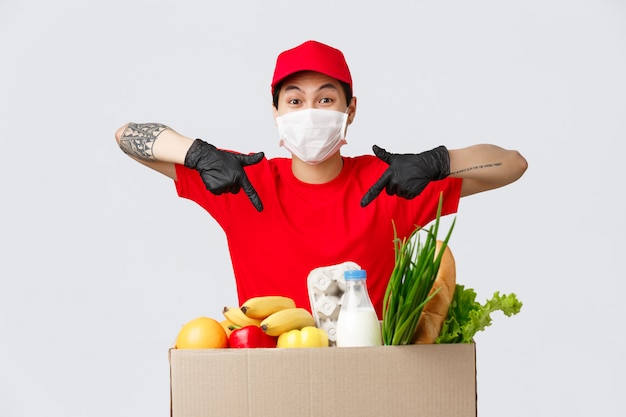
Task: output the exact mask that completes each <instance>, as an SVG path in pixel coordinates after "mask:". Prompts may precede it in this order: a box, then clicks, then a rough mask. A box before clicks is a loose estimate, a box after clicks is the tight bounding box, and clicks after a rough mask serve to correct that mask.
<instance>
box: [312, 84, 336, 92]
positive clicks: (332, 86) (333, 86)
mask: <svg viewBox="0 0 626 417" xmlns="http://www.w3.org/2000/svg"><path fill="white" fill-rule="evenodd" d="M325 88H332V89H333V90H337V87H336V86H335V84H333V83H326V84H324V85H322V86H321V87H320V88H318V89H317V91H321V90H323V89H325Z"/></svg>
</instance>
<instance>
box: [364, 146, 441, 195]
mask: <svg viewBox="0 0 626 417" xmlns="http://www.w3.org/2000/svg"><path fill="white" fill-rule="evenodd" d="M372 149H373V150H374V154H375V155H376V156H377V157H379V158H380V159H382V160H383V161H385V162H386V163H387V164H389V168H387V169H386V170H385V172H383V175H382V176H381V177H380V178H379V180H378V181H376V183H375V184H374V185H373V186H372V187H371V188H370V189H369V191H368V192H367V193H366V194H365V195H364V196H363V199H361V207H365V206H367V205H368V204H369V203H371V202H372V200H374V199H375V198H376V197H377V196H378V194H380V193H381V191H382V190H383V189H385V190H387V194H389V195H394V194H395V195H397V196H398V197H402V198H406V199H407V200H410V199H412V198H415V197H416V196H418V195H419V194H420V193H421V192H422V191H424V188H426V186H427V185H428V183H429V182H431V181H436V180H442V179H444V178H446V177H447V176H448V175H450V155H449V154H448V149H446V147H445V146H439V147H437V148H435V149H432V150H430V151H426V152H422V153H418V154H413V153H405V154H397V153H389V152H387V151H386V150H384V149H383V148H379V147H378V146H376V145H374V146H373V147H372Z"/></svg>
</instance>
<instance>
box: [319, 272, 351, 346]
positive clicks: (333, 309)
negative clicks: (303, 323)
mask: <svg viewBox="0 0 626 417" xmlns="http://www.w3.org/2000/svg"><path fill="white" fill-rule="evenodd" d="M357 269H361V267H360V266H359V265H358V264H356V263H354V262H351V261H348V262H343V263H341V264H337V265H330V266H323V267H319V268H315V269H314V270H312V271H311V272H310V273H309V276H308V277H307V286H308V290H309V301H310V303H311V312H312V313H313V317H314V318H315V324H316V326H317V327H318V328H320V329H324V330H325V331H326V333H327V334H328V343H329V345H330V346H335V345H336V342H337V318H338V317H339V310H340V309H341V297H342V296H343V293H344V292H345V290H346V281H345V280H344V278H343V273H344V272H345V271H350V270H357Z"/></svg>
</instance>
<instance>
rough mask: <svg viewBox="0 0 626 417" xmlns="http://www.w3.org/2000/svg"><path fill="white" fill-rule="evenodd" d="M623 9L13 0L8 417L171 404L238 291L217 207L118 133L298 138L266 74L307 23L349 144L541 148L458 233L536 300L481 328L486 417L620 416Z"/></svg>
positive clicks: (4, 107) (2, 113) (304, 35)
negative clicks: (281, 121)
mask: <svg viewBox="0 0 626 417" xmlns="http://www.w3.org/2000/svg"><path fill="white" fill-rule="evenodd" d="M625 4H626V3H625V2H622V1H618V0H614V1H608V0H602V1H601V0H588V1H583V0H561V1H551V0H541V1H539V0H526V1H507V2H504V1H499V0H493V1H471V2H470V1H440V2H434V1H433V2H429V1H416V0H414V1H406V2H401V1H386V2H373V1H372V2H361V1H351V2H337V1H316V2H294V1H251V0H250V1H233V2H220V3H218V2H201V1H195V2H191V1H169V2H168V1H148V0H145V1H139V0H124V1H101V2H96V1H79V0H74V1H70V0H60V1H55V2H47V1H43V0H41V1H33V0H31V1H28V0H26V1H24V0H19V1H18V0H1V1H0V60H1V65H0V126H1V132H2V134H1V140H2V146H1V147H0V152H1V154H2V163H1V164H0V169H1V174H2V175H1V177H0V178H1V181H2V187H1V189H2V205H1V207H2V216H1V217H0V222H1V223H0V225H1V229H0V239H1V242H0V243H1V244H2V251H1V261H0V278H1V288H0V358H1V359H2V368H1V370H0V416H3V417H22V416H29V417H31V416H32V417H35V416H36V417H39V416H52V415H53V416H64V417H70V416H76V417H84V416H107V417H109V416H167V415H169V365H168V356H167V351H168V348H169V347H170V346H171V345H172V342H173V341H174V338H175V336H176V334H177V332H178V330H179V329H180V326H181V325H182V324H183V323H185V322H186V321H188V320H190V319H192V318H195V317H197V316H200V315H208V316H212V317H216V318H221V309H222V307H223V306H225V305H233V304H236V295H235V286H234V281H233V273H232V268H231V265H230V261H229V257H228V251H227V246H226V241H225V238H224V235H223V233H222V231H221V229H220V228H219V227H218V226H217V224H216V223H215V221H214V220H213V219H212V218H210V217H209V216H208V214H206V213H205V212H204V211H203V210H202V209H201V208H200V207H199V206H197V205H195V204H194V203H191V202H189V201H187V200H183V199H180V198H178V197H177V196H176V193H175V189H174V184H173V182H172V181H170V180H168V179H167V178H165V177H163V176H161V175H159V174H157V173H155V172H152V171H150V170H149V169H147V168H145V167H143V166H141V165H139V164H138V163H136V162H134V161H132V160H131V159H130V158H128V157H127V156H125V155H124V154H123V153H122V152H121V151H120V150H119V149H118V148H117V146H116V145H115V143H114V132H115V130H116V129H117V128H118V127H120V126H122V125H123V124H124V123H126V122H129V121H134V122H160V123H164V124H167V125H169V126H171V127H172V128H174V129H175V130H177V131H179V132H180V133H182V134H185V135H187V136H190V137H201V138H203V139H205V140H207V141H209V142H210V143H213V144H215V145H216V146H221V147H228V148H231V149H236V150H239V151H241V152H246V153H247V152H256V151H265V152H266V155H267V156H269V157H274V156H288V153H287V152H286V151H285V150H284V149H282V148H279V147H278V138H277V134H276V127H275V125H274V121H273V118H272V113H271V98H270V87H269V84H270V79H271V76H272V71H273V66H274V63H275V59H276V56H277V54H278V53H279V52H281V51H282V50H284V49H287V48H291V47H293V46H296V45H297V44H299V43H301V42H304V41H306V40H308V39H316V40H319V41H322V42H325V43H329V44H331V45H333V46H336V47H338V48H340V49H341V50H343V51H344V53H345V55H346V58H347V60H348V62H349V64H350V67H351V70H352V73H353V77H354V88H355V95H356V96H357V97H358V112H357V117H356V120H355V122H354V124H353V125H352V126H351V127H350V129H349V132H348V145H346V146H345V147H344V148H343V150H342V152H343V153H344V154H345V155H350V156H352V155H358V154H363V153H371V146H372V145H373V144H378V145H380V146H382V147H384V148H387V149H388V150H390V151H392V152H420V151H424V150H427V149H431V148H433V147H435V146H438V145H440V144H445V145H447V146H448V147H449V148H460V147H465V146H469V145H471V144H475V143H494V144H498V145H500V146H503V147H505V148H510V149H517V150H519V151H520V152H522V154H523V155H524V156H525V157H526V158H527V159H528V162H529V168H528V171H527V173H526V174H525V175H524V177H522V178H521V179H520V180H519V181H518V182H516V183H514V184H512V185H510V186H508V187H506V188H503V189H499V190H495V191H491V192H488V193H485V194H479V195H475V196H471V197H468V198H466V199H463V200H462V201H461V204H460V209H459V213H458V214H457V215H456V220H457V225H456V228H455V229H454V233H453V237H452V241H451V243H450V245H451V247H452V249H453V251H454V254H455V257H456V260H457V272H458V281H459V282H460V283H462V284H464V285H466V286H469V287H472V288H474V289H475V290H476V292H477V293H478V299H479V300H480V301H484V300H486V299H487V298H489V297H490V296H491V295H492V294H493V293H494V292H495V291H500V292H502V293H510V292H515V293H516V294H517V295H518V297H519V298H520V299H521V301H522V302H523V303H524V306H523V308H522V311H521V313H520V314H518V315H517V316H513V317H511V318H507V317H504V316H502V315H501V314H500V313H496V314H494V316H493V317H494V323H493V325H492V326H491V327H490V328H488V329H487V330H486V331H485V332H482V333H479V334H478V335H477V336H476V343H477V369H478V375H477V381H478V414H479V415H480V416H481V417H490V416H491V417H500V416H503V415H507V416H530V415H533V416H540V415H541V416H568V417H571V416H590V415H602V416H623V415H626V405H625V403H624V402H623V398H622V397H623V394H624V389H625V388H626V387H625V384H624V382H623V378H622V377H623V375H624V374H625V373H626V366H625V359H624V341H625V337H624V330H623V325H624V319H625V318H626V317H625V314H624V310H623V302H624V293H625V291H626V285H625V284H624V280H625V274H624V269H623V265H622V262H621V259H622V257H623V256H624V243H623V235H624V232H625V225H624V217H625V213H626V210H625V207H624V203H623V196H622V195H621V194H622V193H623V189H624V185H623V184H622V181H621V180H622V179H623V178H624V172H623V171H624V170H623V165H622V161H623V153H624V151H625V149H626V148H625V146H624V143H625V141H626V77H625V76H624V74H626V5H625ZM449 220H450V218H446V219H445V221H449ZM444 223H445V222H444Z"/></svg>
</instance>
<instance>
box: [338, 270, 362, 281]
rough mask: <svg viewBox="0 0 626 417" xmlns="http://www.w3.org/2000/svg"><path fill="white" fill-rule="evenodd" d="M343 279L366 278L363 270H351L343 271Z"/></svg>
mask: <svg viewBox="0 0 626 417" xmlns="http://www.w3.org/2000/svg"><path fill="white" fill-rule="evenodd" d="M343 277H344V278H345V279H365V278H366V277H367V273H366V272H365V270H363V269H353V270H349V271H344V273H343Z"/></svg>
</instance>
